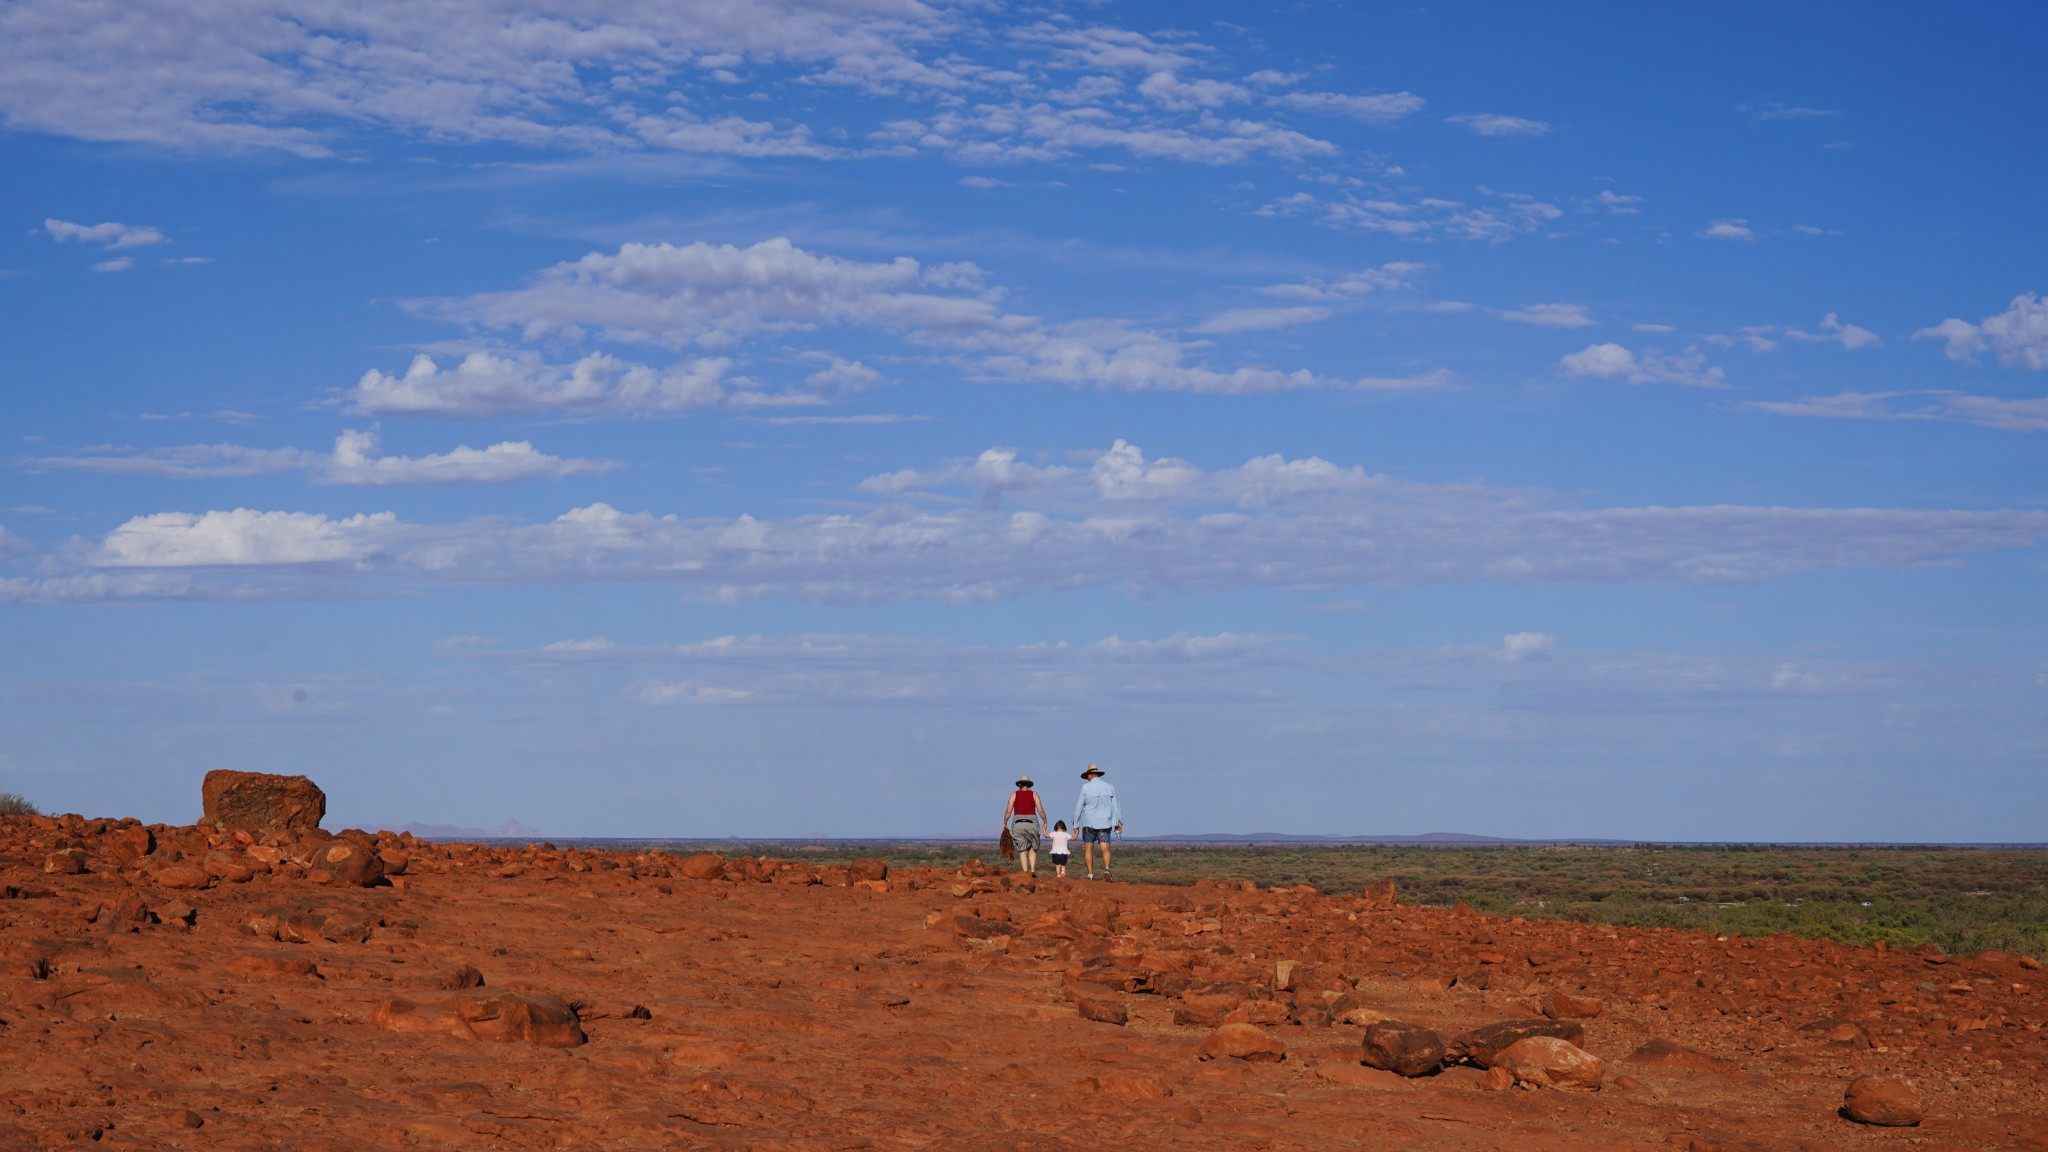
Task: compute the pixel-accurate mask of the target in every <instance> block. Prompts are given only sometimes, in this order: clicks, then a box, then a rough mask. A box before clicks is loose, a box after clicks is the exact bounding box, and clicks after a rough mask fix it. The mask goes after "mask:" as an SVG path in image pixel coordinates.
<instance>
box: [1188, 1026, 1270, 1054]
mask: <svg viewBox="0 0 2048 1152" xmlns="http://www.w3.org/2000/svg"><path fill="white" fill-rule="evenodd" d="M1195 1055H1196V1056H1197V1057H1198V1058H1200V1059H1203V1060H1214V1059H1216V1058H1218V1057H1220V1056H1228V1057H1231V1058H1233V1059H1237V1060H1246V1061H1250V1062H1252V1063H1255V1064H1256V1063H1269V1062H1271V1061H1275V1060H1284V1059H1286V1058H1287V1045H1285V1044H1283V1043H1281V1042H1280V1038H1279V1037H1277V1036H1275V1035H1273V1034H1272V1033H1270V1032H1267V1031H1265V1030H1264V1029H1262V1028H1259V1027H1257V1026H1256V1025H1252V1024H1241V1023H1239V1024H1223V1025H1220V1026H1218V1027H1217V1029H1216V1030H1215V1031H1214V1032H1211V1033H1209V1035H1208V1037H1207V1038H1205V1039H1204V1040H1203V1041H1202V1046H1201V1048H1200V1049H1198V1050H1197V1051H1196V1053H1195Z"/></svg>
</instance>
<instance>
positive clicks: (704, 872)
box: [680, 852, 727, 880]
mask: <svg viewBox="0 0 2048 1152" xmlns="http://www.w3.org/2000/svg"><path fill="white" fill-rule="evenodd" d="M680 870H681V872H682V874H683V878H684V879H685V880H716V879H718V878H720V877H722V876H724V875H725V874H726V872H727V868H726V864H725V858H724V857H722V856H719V855H717V854H715V853H711V852H699V853H697V854H696V855H694V856H687V857H684V859H683V863H682V865H681V869H680Z"/></svg>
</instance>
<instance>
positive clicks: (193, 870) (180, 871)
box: [149, 860, 213, 892]
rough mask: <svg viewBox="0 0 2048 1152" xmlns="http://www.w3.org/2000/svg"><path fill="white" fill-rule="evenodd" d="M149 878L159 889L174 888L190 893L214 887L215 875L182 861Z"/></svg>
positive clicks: (163, 868) (158, 870)
mask: <svg viewBox="0 0 2048 1152" xmlns="http://www.w3.org/2000/svg"><path fill="white" fill-rule="evenodd" d="M149 878H150V879H151V880H152V881H154V882H155V883H156V884H157V885H158V886H159V887H162V888H172V889H176V890H179V891H187V892H190V891H197V890H199V889H201V888H211V887H213V875H212V874H211V873H209V872H208V871H207V870H206V869H204V868H202V867H200V866H199V865H197V864H194V863H191V862H190V861H185V860H180V861H178V862H177V863H175V864H166V865H164V866H163V867H161V868H159V869H157V870H156V871H154V872H152V873H150V874H149Z"/></svg>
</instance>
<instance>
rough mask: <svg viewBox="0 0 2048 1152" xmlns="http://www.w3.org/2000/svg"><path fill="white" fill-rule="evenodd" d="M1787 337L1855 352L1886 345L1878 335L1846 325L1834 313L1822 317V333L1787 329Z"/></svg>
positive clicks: (1865, 329) (1866, 329)
mask: <svg viewBox="0 0 2048 1152" xmlns="http://www.w3.org/2000/svg"><path fill="white" fill-rule="evenodd" d="M1785 335H1786V336H1788V337H1790V338H1792V339H1794V340H1804V341H1807V342H1808V343H1816V344H1840V345H1841V346H1842V347H1843V348H1844V349H1845V350H1847V351H1850V352H1854V351H1855V350H1856V349H1858V348H1874V347H1877V346H1878V345H1881V344H1883V343H1884V341H1883V340H1880V339H1878V336H1877V333H1875V332H1872V331H1871V330H1870V329H1868V328H1859V327H1857V326H1856V325H1854V324H1844V323H1843V322H1842V321H1841V319H1840V318H1839V317H1837V316H1836V315H1835V314H1834V313H1833V312H1830V313H1828V314H1827V315H1826V316H1823V317H1821V321H1820V331H1818V332H1806V331H1802V330H1800V329H1798V328H1787V329H1786V330H1785Z"/></svg>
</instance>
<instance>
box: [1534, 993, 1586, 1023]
mask: <svg viewBox="0 0 2048 1152" xmlns="http://www.w3.org/2000/svg"><path fill="white" fill-rule="evenodd" d="M1538 1007H1539V1008H1540V1009H1541V1011H1542V1012H1543V1014H1544V1015H1545V1016H1548V1017H1550V1018H1551V1019H1552V1020H1591V1019H1592V1018H1594V1017H1595V1016H1598V1015H1600V1008H1601V1005H1600V1002H1599V1001H1598V1000H1595V999H1592V998H1591V997H1588V996H1578V995H1574V994H1573V993H1570V992H1567V991H1565V990H1564V989H1562V988H1553V989H1551V990H1550V991H1548V992H1545V993H1544V994H1543V1002H1542V1004H1540V1005H1539V1006H1538Z"/></svg>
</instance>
